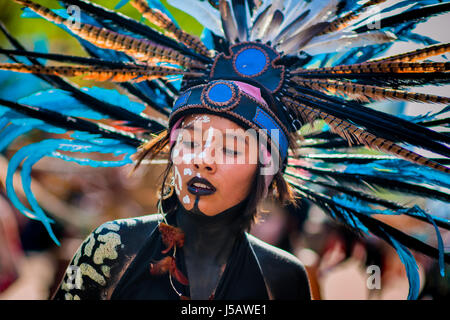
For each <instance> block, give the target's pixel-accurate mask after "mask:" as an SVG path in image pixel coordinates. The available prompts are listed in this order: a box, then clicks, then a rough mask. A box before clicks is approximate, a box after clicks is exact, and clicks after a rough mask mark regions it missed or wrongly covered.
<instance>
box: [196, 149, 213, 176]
mask: <svg viewBox="0 0 450 320" xmlns="http://www.w3.org/2000/svg"><path fill="white" fill-rule="evenodd" d="M211 153H214V150H211V149H209V148H205V149H203V151H202V152H201V153H200V154H199V155H198V156H197V157H195V159H194V167H195V169H196V170H197V172H200V173H201V172H203V173H208V174H213V173H215V172H216V171H217V163H216V161H215V159H214V155H213V154H211Z"/></svg>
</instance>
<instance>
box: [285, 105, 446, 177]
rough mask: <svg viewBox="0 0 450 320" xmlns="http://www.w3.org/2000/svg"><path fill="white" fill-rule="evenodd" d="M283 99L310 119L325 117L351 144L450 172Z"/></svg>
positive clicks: (397, 147)
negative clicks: (361, 145)
mask: <svg viewBox="0 0 450 320" xmlns="http://www.w3.org/2000/svg"><path fill="white" fill-rule="evenodd" d="M283 100H284V102H285V103H287V104H288V105H291V106H292V107H293V108H295V107H297V108H299V109H300V112H301V113H302V114H303V115H304V116H305V118H306V119H307V120H309V121H311V120H314V119H316V118H321V119H323V120H324V121H325V122H326V123H327V124H328V125H329V126H330V127H331V128H332V131H333V132H335V133H337V134H338V135H340V136H341V137H342V138H344V139H345V140H347V141H348V143H349V144H350V145H352V144H353V143H355V142H357V143H361V144H364V145H365V146H367V147H368V148H371V149H376V150H380V151H382V152H385V153H389V154H393V155H396V156H398V157H401V158H403V159H405V160H408V161H411V162H414V163H417V164H420V165H424V166H427V167H430V168H433V169H436V170H439V171H442V172H445V173H450V168H447V167H445V166H443V165H441V164H439V163H437V162H434V161H432V160H430V159H428V158H426V157H424V156H421V155H419V154H417V153H415V152H412V151H409V150H407V149H405V148H403V147H401V146H399V145H397V144H396V143H394V142H392V141H389V140H386V139H383V138H379V137H377V136H375V135H374V134H371V133H370V132H367V131H365V130H363V129H361V128H358V127H357V126H355V125H353V124H351V123H349V122H348V121H344V120H342V119H339V118H337V117H334V116H332V115H330V114H327V113H325V112H323V111H320V110H314V109H313V108H311V107H308V106H306V105H304V104H302V103H298V102H295V101H294V100H292V99H290V98H288V97H285V98H283Z"/></svg>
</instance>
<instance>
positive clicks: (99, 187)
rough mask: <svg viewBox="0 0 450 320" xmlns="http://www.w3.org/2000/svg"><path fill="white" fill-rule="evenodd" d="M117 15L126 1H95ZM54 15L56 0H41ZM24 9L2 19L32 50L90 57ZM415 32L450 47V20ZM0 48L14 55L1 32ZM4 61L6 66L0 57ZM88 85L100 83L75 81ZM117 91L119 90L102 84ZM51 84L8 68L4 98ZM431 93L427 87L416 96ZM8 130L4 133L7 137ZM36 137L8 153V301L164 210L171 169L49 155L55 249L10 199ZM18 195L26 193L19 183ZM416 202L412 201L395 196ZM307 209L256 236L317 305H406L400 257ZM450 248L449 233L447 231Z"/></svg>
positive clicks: (5, 3)
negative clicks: (16, 165)
mask: <svg viewBox="0 0 450 320" xmlns="http://www.w3.org/2000/svg"><path fill="white" fill-rule="evenodd" d="M93 2H96V3H99V4H101V5H103V6H105V7H108V8H111V9H112V8H114V6H115V5H116V4H117V3H118V2H119V0H96V1H93ZM162 2H163V3H164V4H165V5H166V6H167V8H168V9H169V10H170V11H171V13H172V14H173V16H174V17H175V18H176V19H177V21H178V22H179V24H180V25H181V26H182V27H183V28H184V29H185V30H187V31H188V32H191V33H193V34H196V35H200V34H201V32H202V26H201V25H200V24H199V23H198V22H197V21H196V20H194V19H193V18H191V17H189V16H187V15H186V14H184V13H183V12H181V11H179V10H177V9H176V8H173V7H171V6H169V5H167V3H166V1H162ZM39 3H40V4H43V5H45V6H47V7H50V8H58V7H59V6H58V4H57V2H56V1H52V0H40V1H39ZM120 12H122V13H123V14H125V15H127V16H129V17H132V18H134V19H136V20H141V16H140V14H139V13H138V12H137V10H135V9H134V8H133V7H132V6H131V5H129V4H127V5H125V6H124V7H122V8H121V9H120ZM21 13H22V12H21V9H20V6H19V5H18V4H16V3H14V2H13V1H12V0H0V21H1V22H2V23H3V24H4V25H5V26H6V27H7V28H8V30H9V31H10V32H11V33H12V34H13V35H14V36H15V37H17V38H18V39H20V41H21V42H22V44H23V45H24V46H25V47H26V48H28V49H34V50H36V51H40V52H55V53H64V54H74V55H82V56H85V55H86V53H85V52H84V51H83V50H82V48H81V46H80V45H79V44H78V42H77V41H76V40H75V39H74V38H72V37H69V36H67V34H66V33H65V32H64V31H62V30H61V29H60V28H58V27H56V26H55V25H53V24H52V23H49V22H47V21H44V20H43V19H30V18H27V19H25V18H21ZM416 29H417V30H415V31H416V32H417V33H421V34H426V35H428V36H430V37H431V38H433V39H435V40H438V41H440V42H450V32H449V30H450V19H449V15H444V16H441V17H436V18H432V19H430V20H429V22H428V23H427V24H419V25H418V27H417V28H416ZM0 47H2V48H10V45H9V43H8V41H7V40H6V39H5V37H4V35H3V34H0ZM419 47H421V45H420V44H417V43H409V42H408V43H406V42H405V43H399V44H398V45H394V46H393V47H392V48H391V49H390V50H389V52H387V53H386V54H395V53H398V52H400V51H405V50H413V49H416V48H419ZM0 61H7V60H6V59H5V58H3V57H1V58H0ZM73 81H74V82H76V83H77V84H79V85H80V86H94V85H98V84H95V83H93V82H89V81H82V80H79V79H73ZM102 86H104V87H107V88H108V87H109V88H113V87H114V85H113V84H109V85H108V84H103V85H102ZM44 89H48V87H47V86H46V85H45V84H44V83H43V82H40V81H38V80H37V78H36V77H34V76H32V75H19V74H14V73H11V72H5V71H0V97H4V98H5V99H9V100H15V99H16V98H18V97H19V95H20V96H24V95H26V94H32V93H35V92H38V91H40V90H44ZM421 90H429V88H419V89H418V91H421ZM432 92H433V93H436V94H442V95H447V96H448V95H449V93H450V90H449V87H448V86H444V87H440V88H433V91H432ZM374 107H375V108H383V110H387V109H389V110H390V111H391V112H393V113H395V112H403V113H406V114H409V115H417V114H421V113H426V112H428V111H433V110H436V109H435V108H436V107H435V106H433V105H428V104H414V103H384V104H378V105H374ZM1 134H2V132H0V138H1ZM49 136H50V134H48V133H42V132H35V131H32V132H30V133H29V134H26V135H23V136H20V137H19V138H17V139H16V140H15V141H14V143H13V144H12V145H11V146H10V147H9V148H8V149H7V150H1V153H0V299H48V298H49V297H51V296H52V294H53V292H54V290H55V289H56V288H57V287H58V285H59V282H60V280H61V278H62V275H63V273H64V271H65V269H66V267H67V265H68V264H69V261H70V260H71V258H72V256H73V254H74V253H75V251H76V250H77V248H78V246H79V245H80V244H81V242H82V241H83V240H84V238H85V237H86V236H87V235H88V234H89V233H90V232H91V231H92V230H93V229H94V228H96V227H97V226H99V225H100V224H102V223H104V222H106V221H109V220H113V219H120V218H127V217H135V216H140V215H145V214H151V213H154V212H156V191H157V188H158V185H159V182H160V174H161V172H162V170H163V169H164V165H163V164H154V165H152V166H151V167H150V166H148V165H143V166H141V167H140V168H139V169H138V170H137V171H136V172H135V173H134V174H133V175H132V176H129V173H130V171H131V169H132V166H131V165H129V166H125V167H121V168H96V169H94V168H91V167H82V166H79V165H77V164H73V163H67V162H63V161H61V160H56V159H53V158H51V159H47V158H44V159H43V160H41V161H40V162H39V163H37V164H36V165H35V166H34V170H33V172H32V177H33V182H32V190H33V192H34V194H35V195H36V198H37V200H38V202H39V204H40V205H41V206H42V207H43V208H44V210H45V211H46V213H47V214H48V215H49V216H50V217H52V218H53V219H54V220H55V221H56V223H55V225H54V230H55V232H56V235H57V237H58V239H60V241H61V245H60V246H57V245H55V243H53V242H52V241H51V239H50V237H49V236H48V234H47V232H46V231H45V229H44V228H43V227H42V225H41V224H40V223H39V222H35V221H32V220H30V219H27V218H26V217H24V216H22V215H21V214H20V213H19V212H18V211H17V210H16V209H15V208H14V207H13V206H12V205H11V203H10V202H9V200H8V199H7V198H6V196H5V189H4V187H3V186H4V182H5V178H6V172H7V165H8V160H9V159H10V158H11V157H12V155H14V153H15V152H16V151H17V150H18V149H19V148H20V147H21V146H24V145H27V144H30V143H32V142H36V141H40V140H41V139H43V138H46V137H49ZM16 185H17V186H18V187H17V192H18V193H19V195H21V196H23V191H21V189H20V183H16ZM394 200H399V201H401V202H405V201H408V202H409V203H411V202H414V199H406V200H405V199H394ZM298 201H299V207H298V208H293V207H286V208H281V207H279V206H277V205H275V204H273V203H266V204H265V205H264V212H263V213H262V214H261V215H260V218H259V220H258V223H256V224H255V225H253V227H252V230H251V233H253V234H255V235H256V236H258V237H260V238H261V239H263V240H265V241H267V242H269V243H271V244H273V245H275V246H278V247H280V248H282V249H285V250H287V251H289V252H291V253H293V254H295V255H296V256H298V257H299V258H300V260H301V261H302V262H303V263H304V264H305V266H306V268H307V271H308V274H309V277H310V281H311V288H312V292H313V297H314V299H405V298H406V296H407V294H408V281H407V278H406V273H405V270H404V267H403V265H402V263H401V261H400V259H399V258H398V257H397V255H396V253H395V251H394V250H393V249H391V248H390V247H389V246H388V245H387V244H385V243H384V242H383V241H381V240H378V239H376V238H372V237H367V238H359V237H358V236H356V235H355V234H353V233H352V232H350V231H349V230H348V229H346V228H344V227H342V226H340V225H338V224H336V223H335V222H333V221H331V220H330V219H329V218H328V217H327V216H326V215H325V214H324V213H323V212H322V211H321V210H320V209H319V208H317V207H315V206H312V205H310V204H309V203H307V202H305V201H303V200H301V199H299V200H298ZM420 205H421V206H423V207H425V208H427V209H429V210H430V211H432V212H433V213H434V214H438V215H440V216H442V217H446V218H449V217H450V207H449V206H448V205H447V206H443V205H442V203H435V202H426V203H420ZM386 220H389V221H388V222H389V223H390V224H392V225H394V226H396V227H397V228H399V229H401V230H403V231H405V232H408V233H409V234H413V235H415V236H416V237H419V238H420V239H423V240H425V241H427V242H429V243H430V244H432V245H436V243H435V237H434V236H433V233H432V229H430V228H426V227H425V226H424V225H423V224H421V223H419V222H416V221H413V220H412V219H408V218H402V217H389V218H388V219H386ZM443 237H444V242H445V243H446V244H448V243H449V241H450V237H449V234H448V232H447V233H445V232H443ZM415 257H416V259H417V261H418V264H419V268H420V275H421V287H422V290H421V295H420V299H445V298H446V297H449V296H450V278H449V276H448V274H449V273H450V269H449V267H448V266H447V269H446V274H447V275H446V276H445V277H441V276H440V275H439V271H438V266H437V263H436V261H434V260H432V259H429V258H427V257H425V256H423V255H420V254H415ZM372 265H376V266H378V267H379V268H380V271H381V288H380V289H368V286H367V280H368V278H369V276H370V275H371V273H368V272H367V267H368V266H372Z"/></svg>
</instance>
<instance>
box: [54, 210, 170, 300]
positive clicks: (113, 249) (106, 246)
mask: <svg viewBox="0 0 450 320" xmlns="http://www.w3.org/2000/svg"><path fill="white" fill-rule="evenodd" d="M161 218H162V217H161V216H160V215H158V214H150V215H146V216H141V217H135V218H126V219H117V220H112V221H108V222H105V223H103V224H101V225H100V226H99V227H97V228H95V229H94V230H93V231H92V232H91V233H90V234H89V235H88V236H87V238H86V239H85V240H84V241H83V243H82V244H81V245H80V247H79V248H78V250H77V251H76V253H75V255H74V257H73V258H72V261H71V262H70V264H69V266H68V268H67V271H66V274H65V275H64V277H63V279H62V281H61V284H60V287H59V289H58V291H57V292H56V294H55V296H54V298H55V299H66V300H67V299H105V298H108V297H109V296H110V294H111V293H112V291H113V289H114V287H115V285H116V284H117V282H118V281H119V279H120V277H121V275H122V274H123V272H124V271H125V270H126V268H127V266H128V265H129V263H130V262H131V261H132V259H133V257H134V256H136V254H137V253H138V252H139V250H140V249H141V247H142V245H143V244H144V243H145V240H146V239H147V238H148V237H149V236H150V234H151V233H152V231H153V230H154V229H155V228H156V227H157V225H158V221H160V219H161Z"/></svg>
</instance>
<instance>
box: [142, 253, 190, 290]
mask: <svg viewBox="0 0 450 320" xmlns="http://www.w3.org/2000/svg"><path fill="white" fill-rule="evenodd" d="M167 272H169V274H170V275H171V276H173V277H174V278H175V279H176V280H177V281H178V282H179V283H181V284H183V285H185V286H187V285H188V284H189V281H188V279H187V278H186V276H185V275H184V274H183V273H182V272H181V271H180V270H179V269H178V268H177V264H176V263H175V258H174V257H165V258H163V259H161V260H159V261H158V262H156V263H150V274H152V275H163V274H165V273H167Z"/></svg>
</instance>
